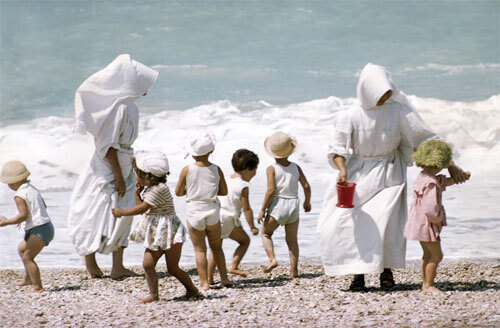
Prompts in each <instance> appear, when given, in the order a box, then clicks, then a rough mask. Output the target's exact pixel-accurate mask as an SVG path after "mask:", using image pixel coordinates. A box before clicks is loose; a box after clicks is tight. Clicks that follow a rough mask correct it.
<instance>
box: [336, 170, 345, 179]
mask: <svg viewBox="0 0 500 328" xmlns="http://www.w3.org/2000/svg"><path fill="white" fill-rule="evenodd" d="M345 181H347V170H346V169H342V170H340V172H339V175H338V177H337V182H345Z"/></svg>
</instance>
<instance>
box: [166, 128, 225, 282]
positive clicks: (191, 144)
mask: <svg viewBox="0 0 500 328" xmlns="http://www.w3.org/2000/svg"><path fill="white" fill-rule="evenodd" d="M214 148H215V138H214V136H213V134H212V133H209V132H207V131H197V132H194V133H191V134H190V135H188V138H187V142H186V149H187V151H188V153H189V155H191V156H192V157H193V159H194V160H195V162H194V163H193V164H190V165H188V166H186V167H184V168H183V169H182V172H181V174H180V176H179V181H178V183H177V187H176V188H175V194H176V195H177V196H184V195H186V213H187V214H186V215H187V225H188V231H189V235H190V236H191V241H192V242H193V246H194V249H195V253H196V267H197V268H198V275H199V277H200V288H201V289H202V290H204V291H206V290H208V289H209V288H210V285H209V281H208V262H207V247H206V243H205V237H207V238H208V244H209V245H210V249H211V250H212V252H213V254H214V259H215V263H216V264H217V268H218V269H219V274H220V277H221V283H222V284H223V285H224V286H226V287H229V286H232V282H231V281H230V280H229V279H228V278H227V269H226V262H225V258H224V252H223V251H222V239H221V225H220V214H219V211H220V205H219V201H218V199H217V195H219V196H225V195H227V185H226V181H225V180H224V174H223V173H222V170H221V169H220V168H219V167H218V166H217V165H215V164H212V163H210V161H209V160H208V157H209V156H210V154H211V153H212V152H213V151H214Z"/></svg>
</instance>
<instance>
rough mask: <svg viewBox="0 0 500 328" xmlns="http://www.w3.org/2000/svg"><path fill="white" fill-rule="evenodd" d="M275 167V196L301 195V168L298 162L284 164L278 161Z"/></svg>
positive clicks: (293, 196) (290, 196)
mask: <svg viewBox="0 0 500 328" xmlns="http://www.w3.org/2000/svg"><path fill="white" fill-rule="evenodd" d="M272 165H273V167H274V182H275V184H276V191H275V192H274V196H275V197H280V198H298V197H299V168H298V166H297V164H295V163H291V162H290V165H288V166H283V165H280V164H278V163H274V164H272Z"/></svg>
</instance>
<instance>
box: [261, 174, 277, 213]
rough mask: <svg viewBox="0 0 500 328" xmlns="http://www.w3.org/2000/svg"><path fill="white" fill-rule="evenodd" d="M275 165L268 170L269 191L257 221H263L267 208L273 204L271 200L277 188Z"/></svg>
mask: <svg viewBox="0 0 500 328" xmlns="http://www.w3.org/2000/svg"><path fill="white" fill-rule="evenodd" d="M274 174H275V173H274V167H273V166H272V165H271V166H269V167H268V168H267V170H266V175H267V191H266V195H265V196H264V202H263V203H262V208H261V210H260V212H259V216H258V218H257V222H259V223H262V220H263V219H264V216H265V215H266V210H267V208H268V207H269V205H271V200H272V198H273V195H274V191H275V190H276V182H275V181H274Z"/></svg>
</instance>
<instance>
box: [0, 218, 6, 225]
mask: <svg viewBox="0 0 500 328" xmlns="http://www.w3.org/2000/svg"><path fill="white" fill-rule="evenodd" d="M6 222H7V218H6V217H5V216H2V215H0V227H4V226H6V225H7V224H6Z"/></svg>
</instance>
